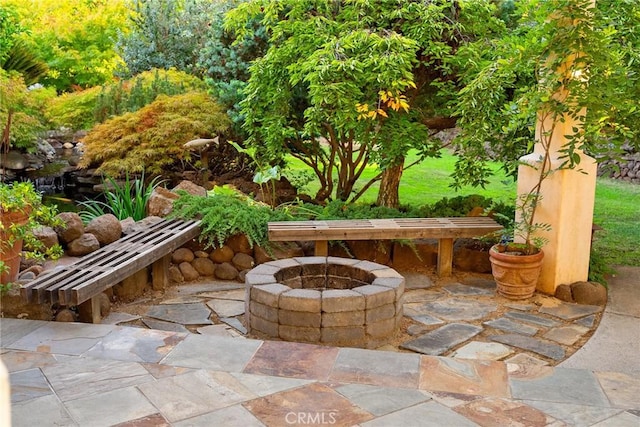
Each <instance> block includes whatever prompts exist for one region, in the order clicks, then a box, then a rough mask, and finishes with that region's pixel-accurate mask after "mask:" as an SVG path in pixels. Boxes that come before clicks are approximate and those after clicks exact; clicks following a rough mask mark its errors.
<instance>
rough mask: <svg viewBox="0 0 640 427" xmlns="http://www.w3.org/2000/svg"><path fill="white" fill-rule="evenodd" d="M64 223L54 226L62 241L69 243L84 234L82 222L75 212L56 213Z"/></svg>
mask: <svg viewBox="0 0 640 427" xmlns="http://www.w3.org/2000/svg"><path fill="white" fill-rule="evenodd" d="M57 218H59V219H60V220H62V222H63V223H64V225H62V226H59V227H55V230H56V233H58V237H59V238H60V241H62V243H70V242H72V241H73V240H75V239H77V238H78V237H80V236H82V235H83V234H84V224H83V223H82V219H80V215H78V214H77V213H75V212H62V213H59V214H58V215H57Z"/></svg>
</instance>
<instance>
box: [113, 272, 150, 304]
mask: <svg viewBox="0 0 640 427" xmlns="http://www.w3.org/2000/svg"><path fill="white" fill-rule="evenodd" d="M148 283H149V270H148V269H146V268H143V269H142V270H139V271H137V272H136V273H134V274H133V275H131V276H129V277H127V278H126V279H124V280H123V281H122V282H120V283H118V284H117V285H115V286H114V287H113V293H114V294H115V295H116V296H117V297H118V298H119V299H121V300H123V301H133V300H135V299H136V298H138V297H139V296H141V295H142V294H143V293H144V291H145V289H146V288H147V285H148Z"/></svg>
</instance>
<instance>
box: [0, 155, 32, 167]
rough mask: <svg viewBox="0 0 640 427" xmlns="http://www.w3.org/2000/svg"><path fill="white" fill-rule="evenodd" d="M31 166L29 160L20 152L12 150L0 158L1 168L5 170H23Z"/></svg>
mask: <svg viewBox="0 0 640 427" xmlns="http://www.w3.org/2000/svg"><path fill="white" fill-rule="evenodd" d="M28 165H29V160H28V159H27V158H26V157H25V156H24V155H23V154H21V153H20V152H19V151H15V150H10V151H9V152H8V153H6V154H5V155H4V156H2V158H0V166H2V167H3V168H5V169H13V170H22V169H25V168H26V167H27V166H28Z"/></svg>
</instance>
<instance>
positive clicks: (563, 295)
mask: <svg viewBox="0 0 640 427" xmlns="http://www.w3.org/2000/svg"><path fill="white" fill-rule="evenodd" d="M555 297H556V298H558V299H559V300H562V301H566V302H574V300H573V295H572V293H571V286H570V285H560V286H558V287H557V288H556V294H555Z"/></svg>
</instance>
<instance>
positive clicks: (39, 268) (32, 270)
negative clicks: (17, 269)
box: [22, 264, 44, 276]
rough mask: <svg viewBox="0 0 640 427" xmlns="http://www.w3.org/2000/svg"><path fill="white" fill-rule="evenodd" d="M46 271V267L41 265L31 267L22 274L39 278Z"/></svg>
mask: <svg viewBox="0 0 640 427" xmlns="http://www.w3.org/2000/svg"><path fill="white" fill-rule="evenodd" d="M43 271H44V267H43V266H41V265H38V264H36V265H32V266H31V267H29V268H27V269H26V270H24V271H23V272H22V273H33V274H34V275H36V276H39V275H40V273H42V272H43Z"/></svg>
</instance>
